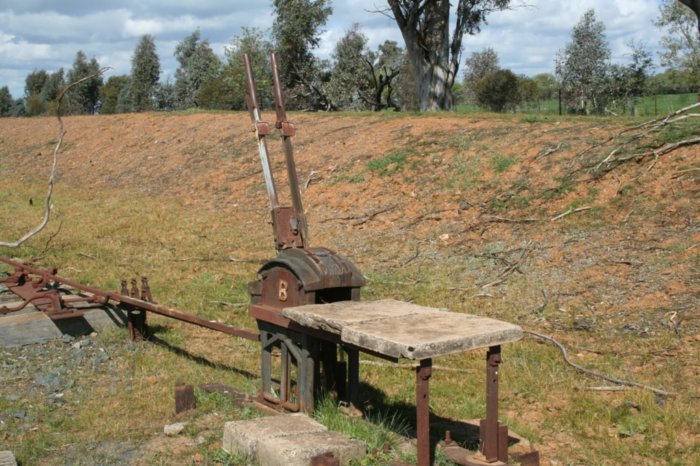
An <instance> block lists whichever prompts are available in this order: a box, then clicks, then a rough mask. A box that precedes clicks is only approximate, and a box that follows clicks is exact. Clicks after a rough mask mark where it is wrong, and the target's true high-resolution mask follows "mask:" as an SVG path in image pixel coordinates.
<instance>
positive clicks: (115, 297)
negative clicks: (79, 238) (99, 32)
mask: <svg viewBox="0 0 700 466" xmlns="http://www.w3.org/2000/svg"><path fill="white" fill-rule="evenodd" d="M0 262H4V263H6V264H8V265H11V266H13V267H15V269H16V270H22V271H26V272H29V273H32V274H35V275H38V276H40V277H42V278H43V279H44V280H46V281H53V282H56V283H61V284H63V285H67V286H70V287H72V288H75V289H77V290H81V291H84V292H86V293H90V294H93V295H95V296H100V297H103V298H105V299H106V300H110V301H115V302H118V303H123V304H127V305H130V306H133V307H135V308H138V309H143V310H146V311H149V312H153V313H155V314H159V315H162V316H165V317H170V318H171V319H175V320H181V321H183V322H187V323H190V324H194V325H199V326H200V327H206V328H209V329H212V330H216V331H219V332H222V333H225V334H227V335H232V336H235V337H240V338H246V339H248V340H253V341H258V340H259V339H260V335H259V334H258V333H257V332H252V331H250V330H242V329H238V328H235V327H231V326H229V325H226V324H222V323H219V322H211V321H209V320H207V319H203V318H201V317H197V316H194V315H192V314H186V313H184V312H180V311H176V310H175V309H170V308H167V307H165V306H160V305H158V304H155V303H149V302H147V301H142V300H140V299H138V298H132V297H130V296H125V295H123V294H119V293H114V292H110V291H105V290H100V289H97V288H92V287H90V286H86V285H83V284H82V283H78V282H75V281H73V280H69V279H67V278H63V277H60V276H58V275H55V274H53V273H49V272H47V271H46V270H41V269H37V268H35V267H31V266H28V265H25V264H23V263H21V262H18V261H14V260H12V259H6V258H4V257H0Z"/></svg>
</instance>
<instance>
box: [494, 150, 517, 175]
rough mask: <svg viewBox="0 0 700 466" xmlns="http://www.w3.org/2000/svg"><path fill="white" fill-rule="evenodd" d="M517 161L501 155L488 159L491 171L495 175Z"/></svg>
mask: <svg viewBox="0 0 700 466" xmlns="http://www.w3.org/2000/svg"><path fill="white" fill-rule="evenodd" d="M517 161H518V160H517V159H516V158H515V157H512V156H509V155H501V154H495V155H493V156H491V158H490V159H489V162H490V163H491V168H493V170H494V171H495V172H496V173H503V172H505V171H506V170H508V169H509V168H510V167H512V166H513V165H515V164H516V163H517Z"/></svg>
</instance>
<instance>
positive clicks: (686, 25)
mask: <svg viewBox="0 0 700 466" xmlns="http://www.w3.org/2000/svg"><path fill="white" fill-rule="evenodd" d="M509 3H510V2H509V0H479V1H474V0H459V1H458V2H457V3H456V8H455V15H456V18H455V19H456V24H455V25H454V26H453V30H452V31H451V34H450V31H449V28H450V21H448V20H449V15H450V9H449V1H447V0H434V1H432V2H427V3H425V2H420V1H400V2H399V1H396V2H395V1H391V0H390V1H388V5H389V8H388V9H387V10H386V11H385V13H387V14H391V15H393V17H394V19H395V20H396V22H397V25H398V26H399V28H400V30H401V33H402V36H403V37H404V42H405V48H404V47H401V46H400V45H399V44H398V43H397V42H395V41H386V42H384V43H383V44H381V45H379V46H378V47H377V49H375V50H372V49H370V48H369V47H368V38H367V36H366V35H365V34H363V33H362V31H361V29H360V26H359V25H357V24H354V25H352V26H351V27H350V29H349V30H348V31H347V32H346V33H345V35H344V36H343V37H342V38H341V39H340V40H339V41H338V42H337V43H336V44H335V48H334V51H333V53H332V55H331V58H330V60H324V59H320V58H318V57H316V56H315V54H314V50H315V49H316V48H317V47H318V46H319V42H320V37H321V34H322V33H323V27H324V25H325V24H326V21H327V20H328V17H329V16H330V14H331V12H332V10H331V6H330V0H274V1H273V10H274V13H275V19H274V24H273V28H272V33H271V34H270V35H269V36H268V35H266V34H265V33H264V32H263V31H261V30H259V29H256V28H243V29H242V30H241V32H240V34H239V35H237V36H234V37H233V39H232V40H231V42H230V43H229V44H228V46H226V47H225V50H224V56H223V57H219V56H218V55H217V54H216V53H215V52H214V51H213V50H212V48H211V46H210V44H209V42H208V40H207V39H205V38H203V37H202V35H201V32H200V31H199V30H196V31H194V32H192V33H191V34H190V35H188V36H187V37H185V38H184V39H183V40H182V41H181V42H180V43H178V44H177V46H176V48H175V52H174V55H175V58H176V60H177V62H178V68H177V70H176V72H175V76H174V79H168V80H166V81H164V82H163V81H161V80H160V74H161V67H160V60H159V57H158V54H157V50H156V45H155V40H154V37H153V36H151V35H144V36H142V37H141V38H140V40H139V42H138V44H137V46H136V48H135V49H134V52H133V55H132V59H131V73H130V74H129V75H122V76H111V77H110V78H109V79H107V80H106V81H104V80H103V78H102V77H101V75H99V73H98V71H99V69H100V65H99V63H97V61H96V59H95V58H92V59H90V60H88V58H87V57H86V55H85V54H84V53H83V52H82V51H78V52H77V54H76V57H75V60H74V62H73V65H72V67H71V68H70V69H69V70H68V71H64V70H63V69H59V70H58V71H54V72H47V71H45V70H35V71H33V72H32V73H30V74H29V75H28V76H27V77H26V79H25V95H24V96H23V97H22V98H19V99H16V100H15V99H13V98H12V96H11V95H10V92H9V89H8V88H7V87H3V88H0V115H3V116H7V115H11V116H22V115H27V116H34V115H42V114H46V113H52V112H55V110H56V108H55V106H56V97H57V95H59V92H60V90H61V89H62V88H63V87H65V86H66V85H68V84H70V83H72V82H76V81H78V80H80V79H83V78H86V77H90V78H89V79H84V80H83V81H82V82H80V84H79V85H78V86H76V87H75V88H73V89H72V90H71V92H70V94H69V95H68V97H67V99H66V101H65V107H64V108H62V109H61V110H62V111H63V112H64V113H67V114H95V113H101V114H110V113H124V112H142V111H150V110H164V111H167V110H184V109H190V108H201V109H221V110H243V109H245V108H246V103H245V91H246V83H245V73H244V71H243V60H242V55H243V53H248V54H249V56H250V57H251V63H252V66H253V68H254V73H255V75H256V77H257V79H258V80H259V82H258V89H259V91H260V92H261V93H262V95H261V96H259V98H260V100H261V102H262V104H263V105H269V104H270V103H271V101H272V95H271V90H270V82H271V81H270V75H269V65H268V59H269V54H270V52H271V51H272V50H275V52H276V54H277V57H278V63H279V71H280V74H281V79H282V82H283V86H284V88H285V93H286V95H285V98H286V101H287V104H288V107H289V108H290V109H311V110H384V109H394V110H437V109H451V108H452V106H453V105H454V103H460V102H470V103H476V104H477V105H479V106H480V107H482V108H484V109H488V110H492V111H508V110H516V109H523V108H527V107H528V106H529V105H532V104H533V102H537V101H538V100H543V99H552V98H559V99H560V101H561V102H562V103H563V105H564V110H565V111H567V112H571V113H585V114H596V113H603V112H612V113H614V112H616V111H620V109H623V110H625V109H627V108H628V107H629V106H630V105H631V104H630V102H633V98H634V97H636V96H640V95H645V94H648V93H652V92H655V93H678V92H693V91H695V90H697V88H698V85H699V84H700V35H698V33H697V20H696V18H695V15H694V13H693V11H692V10H691V9H689V8H686V7H685V6H683V5H682V4H681V3H679V2H676V1H669V0H666V1H665V2H664V3H662V4H661V6H660V16H659V18H658V19H657V21H656V25H657V26H658V27H661V28H666V29H667V30H668V31H669V34H668V35H667V36H665V37H664V38H663V40H662V44H661V45H662V47H663V49H664V52H663V54H662V56H661V59H662V61H661V64H662V65H663V66H666V67H667V68H668V70H667V71H665V72H664V73H661V74H659V75H654V76H652V75H651V71H652V69H653V60H652V58H651V55H650V53H649V52H648V51H647V50H646V49H645V47H644V45H643V44H634V43H632V44H629V47H630V50H631V54H630V61H629V63H628V64H625V65H619V64H612V63H610V47H609V45H608V43H607V40H606V37H605V26H604V24H603V23H602V22H601V21H599V20H598V19H597V18H596V17H595V11H594V10H589V11H587V12H586V13H585V14H584V15H583V17H582V18H581V19H580V21H579V23H578V24H577V25H576V26H575V27H574V28H573V30H572V32H571V41H570V42H569V43H568V44H567V45H566V46H565V47H564V48H563V49H561V50H560V51H559V52H558V53H557V56H556V57H555V59H554V68H555V70H554V74H551V73H544V74H540V75H537V76H534V77H531V78H530V77H526V76H518V75H516V74H515V73H514V72H513V71H511V70H508V69H502V68H501V67H500V64H499V58H498V55H497V54H496V52H495V51H494V50H493V49H491V48H487V49H484V50H482V51H477V52H473V53H472V54H471V55H470V56H469V57H468V58H467V59H466V60H465V62H464V71H463V81H462V83H459V82H456V81H455V76H456V75H457V72H458V69H459V66H460V61H461V52H462V38H463V36H464V35H467V34H475V33H477V32H478V31H479V29H480V27H481V26H483V25H484V24H485V23H486V17H487V15H488V14H490V13H492V12H494V11H497V10H502V9H505V8H508V6H509ZM446 50H447V51H448V53H444V52H445V51H446Z"/></svg>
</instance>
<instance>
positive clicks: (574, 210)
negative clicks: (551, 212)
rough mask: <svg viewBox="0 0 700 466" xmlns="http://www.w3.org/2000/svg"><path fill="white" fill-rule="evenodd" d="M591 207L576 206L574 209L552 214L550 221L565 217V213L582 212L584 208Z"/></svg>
mask: <svg viewBox="0 0 700 466" xmlns="http://www.w3.org/2000/svg"><path fill="white" fill-rule="evenodd" d="M591 209H592V207H578V208H576V209H569V210H567V211H566V212H562V213H561V214H559V215H557V216H554V217H552V218H551V219H550V222H556V221H557V220H561V219H562V218H564V217H566V216H567V215H571V214H575V213H576V212H584V211H586V210H591Z"/></svg>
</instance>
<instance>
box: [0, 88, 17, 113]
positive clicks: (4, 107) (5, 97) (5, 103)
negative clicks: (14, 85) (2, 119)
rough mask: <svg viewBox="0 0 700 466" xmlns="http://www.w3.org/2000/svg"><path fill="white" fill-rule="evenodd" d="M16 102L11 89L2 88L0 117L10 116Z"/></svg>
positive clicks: (0, 92) (0, 89) (0, 90)
mask: <svg viewBox="0 0 700 466" xmlns="http://www.w3.org/2000/svg"><path fill="white" fill-rule="evenodd" d="M13 104H14V100H13V99H12V94H10V88H8V87H7V86H3V87H0V116H9V115H10V112H11V110H12V105H13Z"/></svg>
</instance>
